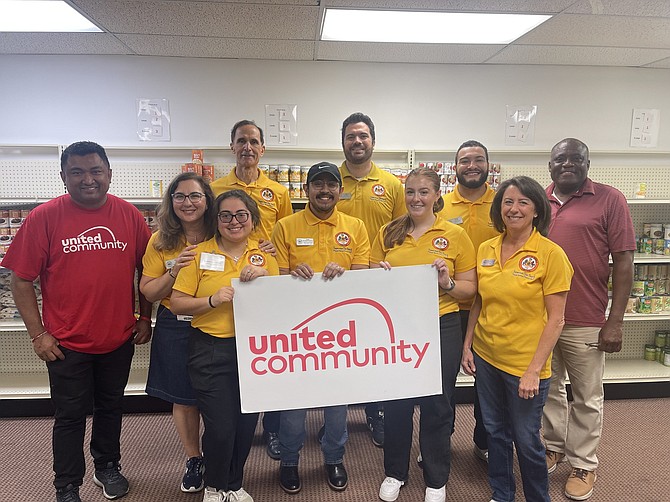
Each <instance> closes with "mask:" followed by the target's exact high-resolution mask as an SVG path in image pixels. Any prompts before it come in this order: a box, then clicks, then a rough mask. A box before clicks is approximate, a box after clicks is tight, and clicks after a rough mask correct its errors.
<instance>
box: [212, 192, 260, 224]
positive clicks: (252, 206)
mask: <svg viewBox="0 0 670 502" xmlns="http://www.w3.org/2000/svg"><path fill="white" fill-rule="evenodd" d="M231 197H234V198H236V199H239V200H241V201H242V203H243V204H244V205H245V206H247V209H248V210H249V213H251V224H252V226H253V228H254V229H255V228H256V227H257V226H258V224H259V223H260V222H261V211H260V209H258V204H256V201H255V200H254V199H252V198H251V197H250V196H249V194H247V192H245V191H243V190H239V189H237V188H236V189H235V190H228V191H227V192H223V193H222V194H220V195H219V196H218V197H217V198H216V200H215V201H214V207H215V209H214V214H215V215H217V218H218V214H219V207H220V206H221V203H222V202H223V201H224V200H226V199H230V198H231ZM216 235H217V236H218V235H220V234H219V227H218V224H217V227H216Z"/></svg>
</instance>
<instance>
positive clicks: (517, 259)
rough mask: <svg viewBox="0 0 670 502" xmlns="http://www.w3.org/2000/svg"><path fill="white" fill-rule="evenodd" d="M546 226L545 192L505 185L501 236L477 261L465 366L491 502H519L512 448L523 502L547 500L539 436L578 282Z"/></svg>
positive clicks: (494, 214) (497, 207) (498, 199)
mask: <svg viewBox="0 0 670 502" xmlns="http://www.w3.org/2000/svg"><path fill="white" fill-rule="evenodd" d="M550 220H551V209H550V207H549V201H548V200H547V196H546V194H545V191H544V190H543V189H542V187H541V186H540V184H539V183H537V182H536V181H535V180H533V179H531V178H528V177H527V176H519V177H517V178H512V179H509V180H506V181H504V182H503V183H502V184H501V185H500V188H499V189H498V192H497V193H496V195H495V198H494V199H493V204H492V206H491V221H492V222H493V225H494V226H495V228H496V229H497V230H498V231H499V232H502V234H501V235H500V236H498V237H494V238H493V239H490V240H488V241H485V242H484V243H482V244H481V246H480V247H479V251H478V253H477V278H478V292H477V295H476V297H475V302H474V304H473V306H472V310H471V311H470V319H469V322H468V329H467V333H466V338H465V342H464V346H463V359H462V365H463V369H464V370H465V372H466V373H468V374H470V375H475V376H476V378H477V391H478V392H479V401H480V404H481V410H482V417H483V420H484V427H485V428H486V434H487V437H488V446H489V464H488V469H489V483H490V485H491V490H492V492H493V495H492V497H491V499H492V500H493V501H494V502H512V501H514V496H515V485H514V472H513V466H514V446H516V452H517V457H518V459H519V467H520V469H521V480H522V482H523V492H524V496H525V498H526V500H527V501H529V502H549V500H550V499H549V480H548V476H547V464H546V460H545V449H544V445H543V444H542V440H541V438H540V427H541V425H542V424H541V421H542V408H543V407H544V403H545V400H546V398H547V392H548V389H549V377H550V376H551V361H550V356H551V351H552V349H553V347H554V345H555V344H556V341H557V340H558V337H559V335H560V334H561V330H562V328H563V324H564V320H563V313H564V311H565V300H566V298H567V293H568V291H569V290H570V282H571V280H572V274H573V269H572V266H571V265H570V262H569V261H568V258H567V256H566V255H565V253H564V252H563V250H562V249H561V248H560V246H558V245H557V244H555V243H553V242H552V241H550V240H549V239H547V238H546V237H545V235H546V234H547V231H548V229H549V222H550Z"/></svg>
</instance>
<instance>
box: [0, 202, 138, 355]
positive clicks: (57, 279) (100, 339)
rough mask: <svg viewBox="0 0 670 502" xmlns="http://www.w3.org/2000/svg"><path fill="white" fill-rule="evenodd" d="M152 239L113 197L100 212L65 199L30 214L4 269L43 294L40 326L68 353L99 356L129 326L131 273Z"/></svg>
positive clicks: (127, 331)
mask: <svg viewBox="0 0 670 502" xmlns="http://www.w3.org/2000/svg"><path fill="white" fill-rule="evenodd" d="M150 236H151V232H150V231H149V228H148V227H147V224H146V222H145V221H144V218H143V217H142V215H141V214H140V212H139V211H138V210H137V208H135V207H134V206H133V205H131V204H129V203H128V202H125V201H124V200H121V199H119V198H118V197H115V196H113V195H107V202H106V203H105V205H104V206H102V207H101V208H99V209H94V210H88V209H84V208H82V207H81V206H79V205H77V204H75V203H74V202H73V201H72V199H71V198H70V196H69V195H63V196H61V197H58V198H56V199H53V200H51V201H49V202H47V203H45V204H42V205H41V206H38V207H37V208H36V209H35V210H33V211H31V212H30V215H29V216H28V218H26V221H25V222H24V223H23V225H22V226H21V229H20V230H19V232H18V233H17V234H16V237H15V238H14V240H13V242H12V245H11V246H10V247H9V249H8V251H7V254H6V255H5V258H4V259H3V260H2V265H3V266H4V267H7V268H9V269H11V270H12V271H13V272H14V273H15V274H16V275H18V276H19V277H20V278H22V279H25V280H28V281H34V280H35V279H36V278H37V277H38V276H39V278H40V285H41V288H42V322H43V323H44V327H45V329H46V330H48V331H49V333H51V334H52V335H53V336H54V337H55V338H56V339H57V340H58V341H59V343H60V344H61V345H62V346H63V347H65V348H68V349H71V350H76V351H78V352H85V353H89V354H105V353H108V352H111V351H113V350H115V349H117V348H118V347H120V346H121V345H122V344H123V343H124V342H125V341H126V340H128V338H130V336H131V334H132V330H133V328H134V326H135V317H134V312H135V288H134V277H135V269H136V268H138V267H141V264H142V255H143V254H144V250H145V249H146V246H147V242H148V241H149V237H150Z"/></svg>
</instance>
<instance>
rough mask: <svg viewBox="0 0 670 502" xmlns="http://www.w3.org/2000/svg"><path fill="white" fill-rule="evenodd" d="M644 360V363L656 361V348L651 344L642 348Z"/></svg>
mask: <svg viewBox="0 0 670 502" xmlns="http://www.w3.org/2000/svg"><path fill="white" fill-rule="evenodd" d="M644 360H645V361H655V360H656V347H654V346H653V345H652V344H651V343H648V344H646V345H645V346H644Z"/></svg>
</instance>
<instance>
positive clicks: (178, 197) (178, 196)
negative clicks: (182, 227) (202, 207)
mask: <svg viewBox="0 0 670 502" xmlns="http://www.w3.org/2000/svg"><path fill="white" fill-rule="evenodd" d="M170 196H171V197H172V200H173V201H175V202H177V203H178V204H181V203H182V202H184V201H185V200H186V197H188V200H190V201H191V202H192V203H193V204H197V203H198V202H200V201H201V200H202V199H203V197H204V196H205V194H204V193H200V192H191V193H189V194H185V193H181V192H175V193H173V194H171V195H170Z"/></svg>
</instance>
